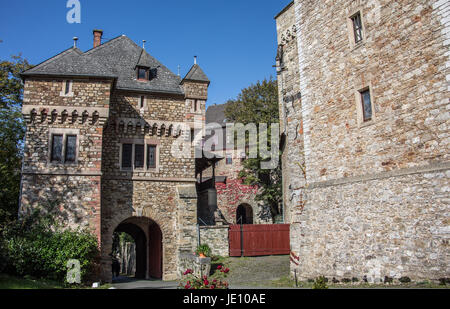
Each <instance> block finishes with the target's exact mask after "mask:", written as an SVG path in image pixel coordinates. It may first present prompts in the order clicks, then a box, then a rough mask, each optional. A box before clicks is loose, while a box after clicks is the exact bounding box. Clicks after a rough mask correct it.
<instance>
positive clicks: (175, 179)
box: [104, 176, 197, 182]
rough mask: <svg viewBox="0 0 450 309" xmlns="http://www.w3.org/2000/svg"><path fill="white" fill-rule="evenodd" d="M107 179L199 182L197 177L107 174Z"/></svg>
mask: <svg viewBox="0 0 450 309" xmlns="http://www.w3.org/2000/svg"><path fill="white" fill-rule="evenodd" d="M104 179H105V180H132V181H156V182H197V180H196V179H195V178H158V177H139V176H133V177H131V178H130V177H126V176H125V177H121V176H107V177H104Z"/></svg>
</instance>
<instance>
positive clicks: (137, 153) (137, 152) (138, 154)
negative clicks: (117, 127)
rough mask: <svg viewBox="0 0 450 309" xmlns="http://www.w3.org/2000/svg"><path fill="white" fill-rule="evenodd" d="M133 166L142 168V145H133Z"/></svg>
mask: <svg viewBox="0 0 450 309" xmlns="http://www.w3.org/2000/svg"><path fill="white" fill-rule="evenodd" d="M134 168H144V145H134Z"/></svg>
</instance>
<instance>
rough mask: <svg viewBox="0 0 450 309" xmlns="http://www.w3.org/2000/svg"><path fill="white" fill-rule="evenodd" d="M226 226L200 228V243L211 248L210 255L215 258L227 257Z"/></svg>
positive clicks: (228, 251)
mask: <svg viewBox="0 0 450 309" xmlns="http://www.w3.org/2000/svg"><path fill="white" fill-rule="evenodd" d="M228 229H229V228H228V225H224V226H201V227H200V241H201V243H202V244H207V245H208V246H209V247H210V248H211V254H212V255H217V256H225V257H226V256H229V255H230V250H229V242H228Z"/></svg>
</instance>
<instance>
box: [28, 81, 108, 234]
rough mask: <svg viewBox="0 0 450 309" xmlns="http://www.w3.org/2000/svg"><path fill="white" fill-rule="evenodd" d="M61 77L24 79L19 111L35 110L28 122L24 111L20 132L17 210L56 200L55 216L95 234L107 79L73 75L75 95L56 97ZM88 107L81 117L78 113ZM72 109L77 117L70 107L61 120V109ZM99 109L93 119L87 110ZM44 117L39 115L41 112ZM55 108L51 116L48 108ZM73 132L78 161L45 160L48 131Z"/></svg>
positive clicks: (48, 155)
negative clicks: (24, 128) (22, 133)
mask: <svg viewBox="0 0 450 309" xmlns="http://www.w3.org/2000/svg"><path fill="white" fill-rule="evenodd" d="M62 87H63V81H62V80H58V79H27V80H26V82H25V86H24V89H25V91H24V104H23V110H24V111H30V110H31V109H35V110H36V112H37V116H36V119H35V120H34V121H33V122H32V121H31V119H30V117H29V116H30V115H29V113H28V112H27V113H26V114H25V112H24V114H25V119H26V122H27V131H26V135H25V145H24V160H23V167H22V171H23V177H22V195H21V208H20V214H21V215H24V214H26V213H28V212H30V211H31V208H35V207H44V206H46V205H48V203H49V202H50V203H51V204H54V205H56V213H57V214H58V217H59V219H60V220H63V221H64V222H66V223H67V226H70V227H72V228H75V227H78V226H81V227H86V228H88V229H89V230H91V231H92V232H94V233H95V234H96V235H97V237H98V238H100V184H101V180H100V176H101V155H102V135H103V123H104V121H105V118H104V115H103V114H102V113H103V112H102V110H104V109H107V108H108V107H109V95H110V88H111V82H106V81H98V80H74V82H73V85H72V91H73V93H74V94H76V96H73V97H62V96H61V95H60V92H61V91H62ZM86 108H87V109H89V111H91V113H90V114H89V118H88V119H87V121H86V122H84V123H83V122H82V121H81V114H82V113H83V111H84V110H86ZM65 109H66V110H69V111H72V110H74V109H76V110H77V111H78V114H79V115H80V117H79V118H80V119H77V121H75V122H72V117H71V112H69V116H68V117H67V119H64V118H63V117H62V112H63V111H64V110H65ZM91 109H92V110H98V111H100V112H101V114H102V115H101V118H100V119H99V120H97V121H96V122H95V123H93V120H92V110H91ZM43 110H46V111H47V113H48V116H47V118H46V119H44V120H43V119H42V118H41V111H43ZM53 110H57V111H58V116H57V117H56V119H54V121H52V119H51V112H52V111H53ZM68 129H69V130H75V131H76V132H78V144H79V146H78V162H77V164H74V165H72V164H71V165H64V164H60V163H51V162H50V144H49V143H50V134H51V132H55V130H56V131H59V132H65V130H68Z"/></svg>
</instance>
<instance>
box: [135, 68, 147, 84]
mask: <svg viewBox="0 0 450 309" xmlns="http://www.w3.org/2000/svg"><path fill="white" fill-rule="evenodd" d="M141 70H143V71H145V77H144V78H141V77H140V72H141ZM136 79H137V80H138V81H149V80H150V68H146V67H140V66H138V67H137V68H136Z"/></svg>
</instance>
